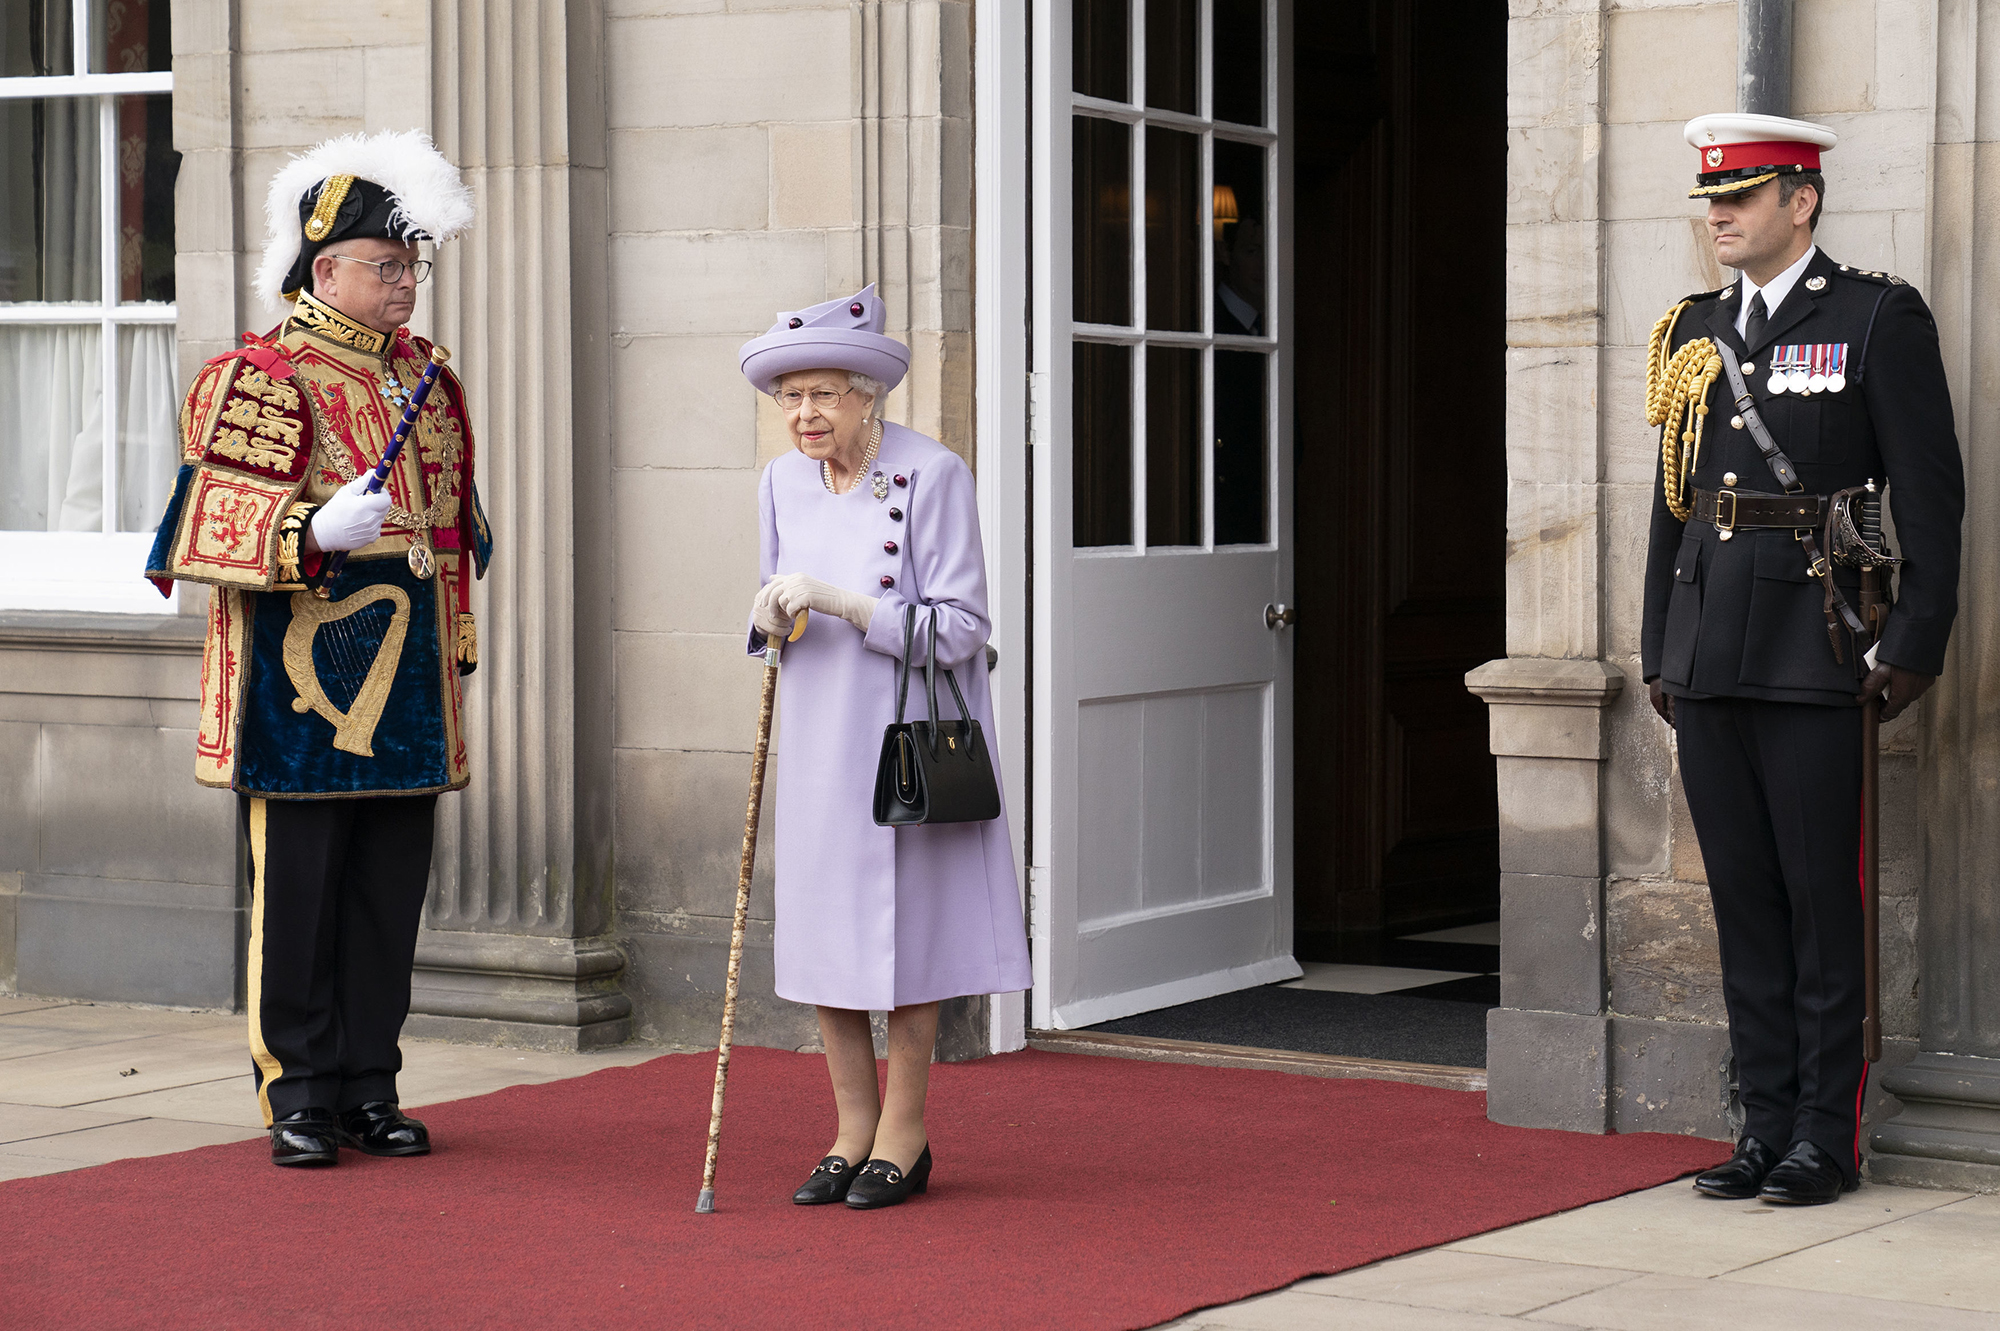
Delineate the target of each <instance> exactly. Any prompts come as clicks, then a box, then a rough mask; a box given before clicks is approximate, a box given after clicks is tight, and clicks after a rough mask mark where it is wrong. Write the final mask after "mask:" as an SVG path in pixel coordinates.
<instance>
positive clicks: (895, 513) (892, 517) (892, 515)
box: [889, 508, 903, 522]
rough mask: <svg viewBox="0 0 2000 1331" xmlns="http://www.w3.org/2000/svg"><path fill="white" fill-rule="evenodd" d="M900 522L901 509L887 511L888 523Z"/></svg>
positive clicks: (901, 517) (901, 516)
mask: <svg viewBox="0 0 2000 1331" xmlns="http://www.w3.org/2000/svg"><path fill="white" fill-rule="evenodd" d="M902 520H903V510H902V509H900V508H892V509H890V510H889V521H891V522H901V521H902Z"/></svg>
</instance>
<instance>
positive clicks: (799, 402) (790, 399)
mask: <svg viewBox="0 0 2000 1331" xmlns="http://www.w3.org/2000/svg"><path fill="white" fill-rule="evenodd" d="M854 391H856V390H854V389H852V388H850V389H848V390H847V393H852V392H854ZM847 393H836V392H834V391H833V390H832V389H831V388H815V389H813V390H812V391H811V392H810V393H802V392H800V391H799V390H798V389H796V388H787V389H786V390H785V391H784V392H782V393H773V394H771V396H772V397H774V398H776V399H778V405H779V406H781V407H783V408H784V409H785V410H786V411H797V410H798V409H799V408H800V407H802V406H804V405H805V401H806V399H807V398H811V399H812V404H813V405H814V406H815V407H818V408H819V409H820V410H821V411H830V410H832V409H833V408H834V407H837V406H839V405H840V399H842V398H844V397H846V396H847Z"/></svg>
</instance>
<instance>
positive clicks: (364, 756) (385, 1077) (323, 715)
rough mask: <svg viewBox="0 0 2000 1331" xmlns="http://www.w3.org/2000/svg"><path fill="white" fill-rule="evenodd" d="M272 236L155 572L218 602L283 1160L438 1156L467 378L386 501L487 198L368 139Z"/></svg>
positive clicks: (468, 438)
mask: <svg viewBox="0 0 2000 1331" xmlns="http://www.w3.org/2000/svg"><path fill="white" fill-rule="evenodd" d="M267 211H268V216H269V223H270V240H269V246H268V249H267V251H266V253H265V255H264V261H263V265H262V267H261V268H260V269H259V270H258V273H257V292H258V294H259V295H260V296H262V297H263V298H264V299H265V300H266V301H268V302H269V303H270V304H271V306H272V307H273V308H274V309H284V310H286V317H285V320H284V322H283V323H281V324H280V325H279V326H278V327H277V328H276V329H275V330H274V331H273V332H272V333H271V334H269V335H268V336H266V337H257V336H255V335H252V334H245V335H244V341H245V342H246V344H247V345H246V346H245V347H244V349H243V350H241V351H236V352H231V353H230V354H228V355H226V356H218V357H217V358H216V359H214V360H212V361H210V362H209V363H208V364H207V365H205V366H204V367H203V368H202V370H201V373H200V374H199V375H197V376H196V378H195V382H194V386H193V387H192V388H191V389H190V390H189V391H188V395H187V400H186V403H185V404H184V405H183V407H182V409H181V439H182V457H183V464H184V465H183V466H182V467H181V471H180V476H179V479H178V480H177V481H176V483H175V486H174V495H173V499H172V500H171V501H170V502H169V504H168V506H167V512H166V516H165V517H164V518H163V519H162V521H161V523H160V530H159V536H158V538H157V540H156V541H155V543H154V546H153V551H152V554H151V556H150V557H149V559H148V561H147V570H146V572H147V576H148V577H150V578H152V579H154V580H155V581H156V582H157V583H158V585H159V586H160V588H161V590H162V592H165V591H166V590H168V584H169V582H170V581H173V580H178V581H183V582H201V583H207V584H209V585H210V587H211V589H212V590H211V593H210V598H211V599H210V608H209V618H208V641H207V646H206V649H205V651H204V654H203V658H202V698H201V706H202V714H201V717H202V719H201V729H200V732H199V735H198V738H197V740H196V755H195V779H196V780H198V781H200V782H201V783H202V784H204V785H211V786H227V787H229V788H230V789H232V790H235V791H236V792H237V794H238V802H239V805H240V810H241V817H242V822H243V827H244V830H245V832H246V833H247V835H248V837H249V844H250V860H251V873H252V877H253V882H252V892H253V896H252V901H251V921H250V951H249V983H248V990H249V1008H250V1052H251V1056H252V1061H253V1063H254V1065H255V1076H256V1084H257V1099H258V1103H259V1105H260V1106H261V1108H262V1109H263V1113H264V1121H265V1123H266V1124H267V1125H268V1126H269V1127H270V1128H271V1158H272V1160H273V1161H274V1162H276V1163H278V1164H281V1165H304V1164H334V1163H337V1162H338V1160H339V1148H340V1147H341V1146H352V1147H356V1148H358V1149H360V1150H362V1151H365V1152H367V1153H369V1154H371V1155H421V1154H424V1153H425V1152H427V1151H429V1150H430V1138H429V1134H428V1133H427V1132H426V1131H425V1129H424V1125H423V1124H421V1123H419V1122H417V1121H416V1120H415V1119H411V1118H407V1117H405V1116H404V1115H403V1114H402V1113H401V1112H400V1111H399V1110H398V1108H397V1100H396V1074H397V1073H398V1071H400V1070H401V1068H402V1054H401V1052H400V1051H399V1049H398V1048H397V1039H398V1037H399V1035H400V1034H401V1031H402V1026H403V1020H404V1018H405V1017H406V1016H407V1015H408V1013H409V1006H410V970H411V965H412V962H413V959H414V956H415V952H416V939H417V926H418V923H419V919H420V917H421V915H422V910H423V902H424V891H425V885H426V882H427V880H428V878H429V874H430V863H431V832H432V822H433V819H434V817H435V814H436V809H437V797H438V794H439V792H441V791H446V790H458V789H460V788H462V787H463V786H464V785H465V783H466V780H467V775H468V767H467V763H466V753H465V743H464V734H463V729H462V724H461V709H462V706H463V693H462V687H463V686H462V683H461V677H462V676H464V675H466V674H469V673H470V672H471V670H472V668H473V667H474V666H475V665H476V664H477V662H478V649H477V638H476V636H475V634H474V631H473V623H472V615H471V612H470V609H469V606H468V599H469V590H468V588H469V583H468V579H469V578H472V577H476V576H481V575H483V574H484V573H485V569H486V561H487V558H488V555H489V553H490V551H491V548H492V543H491V540H490V538H489V535H488V532H487V528H486V522H485V518H484V516H483V514H482V513H481V511H480V507H479V500H478V497H477V495H476V494H475V492H474V490H473V484H472V474H473V473H472V427H471V424H470V423H469V422H468V421H467V419H466V414H465V395H464V393H463V391H462V390H461V388H460V386H459V384H458V381H457V380H456V379H455V378H453V377H452V375H451V374H450V373H449V372H448V371H447V372H443V373H442V374H439V375H438V376H437V379H436V383H435V388H434V391H431V392H430V393H429V396H428V400H427V401H425V402H424V403H423V405H422V409H421V411H420V413H419V414H418V417H417V421H416V427H415V429H414V430H413V431H411V432H410V436H409V439H408V446H407V447H405V448H403V449H402V451H401V452H400V453H399V454H398V456H397V457H396V459H395V461H394V464H393V468H392V470H391V471H390V473H389V475H388V478H387V484H386V485H385V486H384V487H383V488H382V490H381V492H380V493H378V494H370V493H368V492H367V491H368V485H369V481H370V477H371V469H372V468H374V467H375V466H376V465H377V464H378V463H379V462H380V461H381V460H382V458H383V456H384V452H385V450H386V449H388V447H389V445H390V442H391V438H392V436H393V434H394V432H395V430H396V427H397V423H398V421H399V420H401V419H402V417H403V415H404V412H405V408H406V407H407V406H408V405H409V403H410V401H411V397H412V394H413V392H416V393H419V394H420V393H421V383H422V378H423V375H424V372H425V368H426V363H427V362H428V361H430V360H431V359H432V358H433V357H432V351H433V348H432V344H431V343H430V342H428V341H426V340H425V339H423V338H421V337H417V336H415V335H413V334H412V333H410V331H409V330H408V329H407V328H406V327H404V323H405V321H406V320H407V319H408V318H409V317H410V313H411V310H412V309H413V307H414V305H415V302H416V290H417V284H418V283H420V282H422V281H423V280H424V279H425V278H426V277H428V276H429V274H430V266H431V265H430V262H429V261H428V260H426V259H424V258H422V257H420V251H419V250H418V245H417V242H419V241H424V240H428V241H431V242H434V243H435V242H442V241H446V240H449V239H451V238H452V237H453V236H455V235H457V234H458V233H459V232H461V231H463V230H465V228H466V227H468V226H470V225H471V223H472V213H473V208H472V197H471V195H470V193H469V192H468V191H467V190H466V188H465V186H464V185H463V183H461V181H460V180H459V176H458V171H457V169H456V168H454V167H453V166H452V165H451V163H449V162H447V161H446V160H445V159H444V158H443V156H441V155H440V154H439V153H438V151H437V149H436V148H434V147H433V146H432V145H431V142H430V140H429V139H428V138H426V137H425V136H424V135H422V134H420V133H415V132H410V133H401V134H393V133H383V134H376V135H373V136H371V137H366V138H364V137H362V136H360V135H353V136H349V137H346V138H338V139H332V140H329V141H328V142H326V143H322V144H320V145H319V146H318V147H316V148H313V149H312V150H311V151H310V152H307V153H306V154H305V155H304V156H301V157H295V158H293V159H292V160H291V161H290V162H289V163H288V164H287V165H286V166H285V167H284V168H283V169H282V170H281V171H279V172H278V175H277V178H276V179H275V180H274V181H273V182H272V183H271V192H270V197H269V202H268V205H267ZM342 559H344V560H345V561H346V562H345V567H344V568H336V566H337V565H338V564H339V562H340V561H341V560H342Z"/></svg>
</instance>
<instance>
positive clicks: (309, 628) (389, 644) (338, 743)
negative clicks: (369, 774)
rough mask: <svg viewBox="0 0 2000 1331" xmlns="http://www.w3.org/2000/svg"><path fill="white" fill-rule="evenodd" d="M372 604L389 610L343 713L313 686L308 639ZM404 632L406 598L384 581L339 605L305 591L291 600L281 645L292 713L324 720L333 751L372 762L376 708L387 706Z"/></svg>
mask: <svg viewBox="0 0 2000 1331" xmlns="http://www.w3.org/2000/svg"><path fill="white" fill-rule="evenodd" d="M377 601H388V602H389V603H391V604H392V605H394V606H395V610H394V612H393V613H392V614H391V615H390V616H389V628H388V631H387V632H386V633H384V634H383V635H382V645H381V646H380V647H379V648H377V649H376V651H375V660H374V661H373V662H372V663H371V664H370V665H369V667H368V674H367V676H366V677H365V678H364V679H363V680H362V681H361V689H360V691H359V692H357V693H356V694H355V695H354V701H353V703H352V704H350V705H349V707H348V709H347V710H346V711H344V712H343V711H341V710H340V709H339V708H338V707H335V706H334V705H333V700H332V699H330V698H328V697H327V696H326V689H325V688H324V687H323V686H322V685H321V684H320V682H319V670H318V668H317V667H315V666H314V665H313V657H312V649H313V635H314V634H316V633H318V632H319V628H320V625H322V624H334V623H338V622H339V621H341V620H343V619H346V618H347V617H348V616H349V615H351V614H353V613H355V612H356V611H357V610H362V609H365V608H366V607H368V606H371V605H373V604H375V603H376V602H377ZM409 628H410V598H409V595H408V594H407V593H405V592H404V591H403V589H402V588H401V587H396V586H393V585H390V584H387V583H381V584H377V585H376V586H373V587H364V588H362V589H361V590H360V591H358V592H356V593H354V595H352V596H349V597H346V598H344V599H342V600H339V601H322V600H320V599H319V598H318V597H317V596H314V595H313V594H312V593H311V592H299V593H298V594H296V595H295V596H293V597H292V622H291V624H290V625H289V626H288V627H287V628H286V629H285V647H284V658H285V673H286V674H287V675H289V676H290V677H291V681H292V687H293V688H295V689H297V690H298V691H299V696H298V697H296V698H294V699H293V700H292V710H293V711H295V712H298V713H301V714H303V713H306V712H317V713H319V714H320V716H322V717H324V718H325V719H326V721H327V722H328V723H329V724H330V725H332V726H333V747H334V748H336V749H339V750H341V751H342V752H343V753H353V754H359V755H360V756H361V757H363V758H373V757H374V756H375V748H374V739H375V727H376V726H378V725H380V724H381V721H382V709H383V708H385V707H387V706H388V705H389V687H390V685H391V684H393V683H394V682H395V679H396V663H397V662H399V661H401V660H402V659H403V638H404V635H405V634H407V633H408V632H409Z"/></svg>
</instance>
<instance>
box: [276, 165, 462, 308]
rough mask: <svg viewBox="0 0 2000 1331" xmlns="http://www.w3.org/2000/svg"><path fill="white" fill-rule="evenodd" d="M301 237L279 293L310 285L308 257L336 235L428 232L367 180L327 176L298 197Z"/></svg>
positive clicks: (406, 236)
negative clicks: (297, 253) (283, 285)
mask: <svg viewBox="0 0 2000 1331" xmlns="http://www.w3.org/2000/svg"><path fill="white" fill-rule="evenodd" d="M299 228H300V230H301V231H303V232H304V241H303V243H302V244H300V246H299V257H298V258H297V259H296V260H294V261H293V263H292V269H291V271H290V272H289V273H287V274H286V275H285V295H287V296H291V295H294V294H296V293H298V292H300V291H311V290H312V289H313V276H312V268H313V260H314V259H316V258H318V257H319V252H320V251H321V250H323V249H325V248H326V247H327V246H328V245H331V244H333V243H334V242H335V241H337V240H370V239H376V238H380V239H382V240H401V241H416V240H430V239H433V237H432V236H431V235H430V234H429V233H428V232H426V231H424V230H423V229H422V228H420V227H418V226H416V225H415V224H413V223H412V222H411V221H410V220H409V218H408V217H407V216H403V215H401V204H400V203H399V201H398V200H397V198H396V196H395V195H393V194H391V193H390V192H389V191H388V190H386V189H383V188H382V187H381V186H380V185H378V184H376V183H375V182H374V181H372V180H361V179H359V178H357V177H355V176H329V177H327V178H326V179H325V180H323V181H321V182H320V183H319V184H318V185H316V186H314V187H313V188H312V189H309V190H307V191H306V193H305V195H304V197H303V198H301V199H300V200H299Z"/></svg>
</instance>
